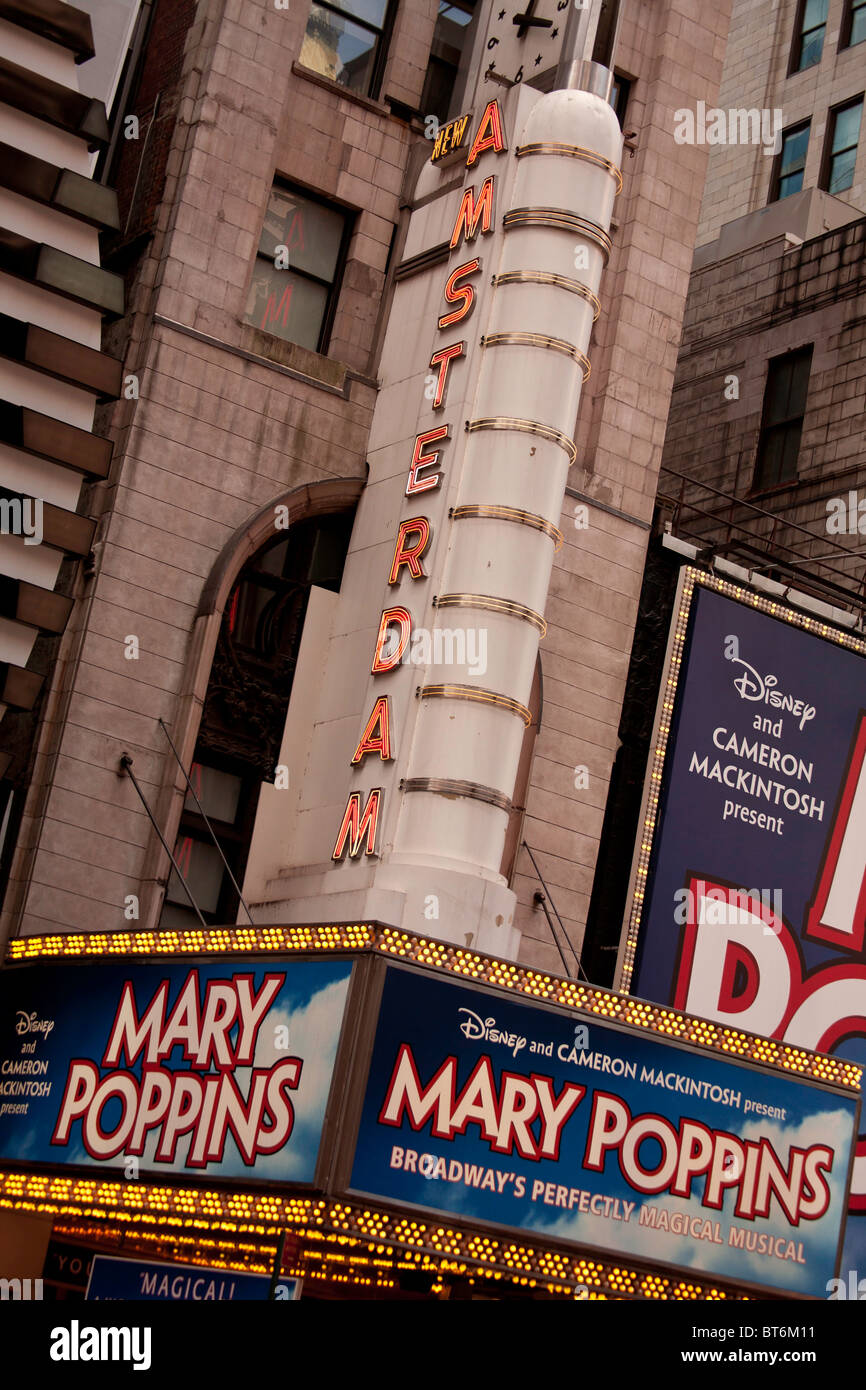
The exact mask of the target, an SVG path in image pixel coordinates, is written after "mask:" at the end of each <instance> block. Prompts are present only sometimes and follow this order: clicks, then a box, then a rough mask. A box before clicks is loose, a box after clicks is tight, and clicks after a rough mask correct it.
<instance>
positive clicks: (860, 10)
mask: <svg viewBox="0 0 866 1390" xmlns="http://www.w3.org/2000/svg"><path fill="white" fill-rule="evenodd" d="M864 39H866V0H848V3H847V5H846V6H845V14H844V15H843V17H842V38H841V41H840V43H839V47H840V48H853V46H854V44H855V43H862V42H863V40H864Z"/></svg>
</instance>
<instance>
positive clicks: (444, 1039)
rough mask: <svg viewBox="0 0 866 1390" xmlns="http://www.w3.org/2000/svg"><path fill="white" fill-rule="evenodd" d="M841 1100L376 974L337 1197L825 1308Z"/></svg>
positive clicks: (845, 1100)
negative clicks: (346, 1178) (348, 1165)
mask: <svg viewBox="0 0 866 1390" xmlns="http://www.w3.org/2000/svg"><path fill="white" fill-rule="evenodd" d="M857 1107H858V1098H857V1097H856V1096H854V1095H850V1094H843V1093H840V1092H837V1091H832V1090H829V1089H827V1088H824V1087H821V1086H818V1085H815V1084H814V1083H811V1082H806V1081H803V1080H800V1079H793V1078H789V1077H787V1076H781V1075H779V1074H778V1073H775V1072H773V1073H771V1072H769V1071H767V1070H761V1069H758V1068H755V1067H752V1066H748V1065H745V1064H743V1063H737V1062H732V1061H728V1060H726V1059H721V1058H719V1057H717V1056H715V1055H712V1054H709V1053H705V1052H696V1051H694V1050H692V1049H687V1048H683V1047H680V1046H677V1045H676V1044H674V1043H672V1042H669V1041H667V1040H663V1039H660V1038H658V1037H657V1036H654V1035H648V1034H639V1033H636V1032H633V1031H630V1030H627V1029H623V1028H619V1027H615V1026H613V1025H611V1024H608V1023H600V1022H597V1021H596V1019H595V1018H594V1017H593V1018H592V1019H591V1021H589V1022H586V1016H585V1015H582V1016H581V1015H576V1014H574V1013H572V1012H568V1013H567V1012H565V1011H557V1010H555V1009H552V1008H546V1007H544V1006H540V1005H536V1004H529V1003H525V1002H523V1001H521V1000H517V999H515V998H514V997H513V996H511V995H505V994H500V993H497V992H495V991H493V990H490V989H485V988H480V987H478V986H469V985H463V984H457V983H453V982H451V981H449V980H443V979H441V977H436V976H431V975H426V974H423V973H421V972H419V971H416V970H412V969H411V968H406V967H395V966H389V967H388V968H387V970H386V974H385V982H384V990H383V995H382V1002H381V1006H380V1012H379V1020H378V1025H377V1029H376V1036H375V1041H374V1046H373V1053H372V1060H371V1064H370V1072H369V1079H368V1082H367V1087H366V1092H365V1098H364V1105H363V1112H362V1116H361V1122H360V1127H359V1133H358V1140H357V1144H356V1147H355V1154H354V1161H353V1167H352V1174H351V1188H352V1190H353V1191H355V1192H357V1193H359V1194H364V1195H366V1196H370V1197H378V1198H383V1199H385V1200H388V1201H392V1202H397V1203H399V1204H401V1205H409V1206H415V1207H421V1208H425V1209H428V1210H432V1211H436V1212H447V1213H450V1214H452V1215H453V1216H455V1217H457V1218H464V1219H465V1220H466V1221H468V1222H479V1221H480V1222H489V1223H492V1224H495V1225H497V1226H500V1227H506V1228H509V1229H511V1230H520V1231H524V1232H533V1233H535V1234H536V1235H538V1236H541V1237H546V1238H548V1239H550V1240H551V1241H557V1242H563V1241H568V1242H575V1243H577V1244H579V1245H581V1246H589V1247H595V1248H597V1249H598V1250H599V1251H603V1252H606V1253H608V1254H609V1253H610V1252H615V1253H618V1254H622V1255H624V1256H629V1257H632V1258H635V1259H644V1260H647V1261H651V1262H653V1263H660V1264H665V1265H670V1266H674V1267H676V1268H678V1269H681V1270H686V1271H689V1270H690V1271H692V1272H693V1273H695V1274H700V1275H702V1276H707V1275H709V1276H711V1277H712V1276H715V1277H718V1278H724V1279H729V1280H734V1281H736V1282H738V1283H747V1284H754V1285H756V1286H766V1287H770V1288H773V1289H776V1290H779V1291H787V1292H789V1293H793V1294H802V1295H807V1296H815V1297H825V1296H826V1288H827V1283H828V1281H829V1280H830V1279H832V1278H833V1277H834V1274H835V1268H836V1261H837V1256H838V1246H839V1238H840V1232H841V1227H842V1223H843V1219H844V1214H845V1203H846V1193H847V1182H848V1170H849V1162H850V1156H851V1150H852V1143H853V1139H854V1135H855V1127H856V1120H857Z"/></svg>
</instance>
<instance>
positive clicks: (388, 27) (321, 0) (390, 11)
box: [298, 0, 398, 101]
mask: <svg viewBox="0 0 866 1390" xmlns="http://www.w3.org/2000/svg"><path fill="white" fill-rule="evenodd" d="M314 4H315V5H318V7H319V8H320V9H322V10H330V11H331V13H332V14H335V15H338V16H339V17H340V18H341V19H346V20H348V21H349V22H350V23H351V24H356V25H357V26H358V28H359V29H366V30H367V32H368V33H370V34H378V36H379V37H378V39H377V41H376V45H375V50H374V56H373V67H372V69H371V71H370V81H369V82H368V84H367V90H366V91H363V92H359V91H356V90H355V88H354V87H347V86H346V85H345V83H343V82H338V81H337V79H336V78H335V77H328V76H327V75H326V74H325V73H321V72H317V70H316V69H315V68H309V69H308V70H309V71H310V72H315V73H316V76H317V77H320V78H322V80H323V81H325V82H332V83H333V84H334V86H335V87H339V89H340V91H342V92H348V94H349V95H350V96H355V97H361V98H362V99H363V100H365V101H378V100H379V93H380V91H381V87H382V82H383V80H384V77H385V65H386V63H387V61H388V53H389V51H390V48H391V39H392V38H393V36H394V19H395V17H396V14H397V5H398V0H386V5H385V15H384V18H383V20H382V28H381V29H377V28H376V26H375V24H370V23H368V21H367V20H365V19H359V18H358V16H357V15H354V14H352V13H351V12H350V11H349V10H343V9H341V8H340V6H339V5H338V4H334V0H311V3H310V9H309V11H308V13H307V18H306V22H305V24H304V30H303V33H302V35H301V50H303V46H304V39H305V38H306V36H307V25H308V24H309V22H310V15H311V14H312V12H313V5H314ZM298 62H299V64H300V65H301V67H306V66H307V64H305V63H301V60H300V57H299V58H298Z"/></svg>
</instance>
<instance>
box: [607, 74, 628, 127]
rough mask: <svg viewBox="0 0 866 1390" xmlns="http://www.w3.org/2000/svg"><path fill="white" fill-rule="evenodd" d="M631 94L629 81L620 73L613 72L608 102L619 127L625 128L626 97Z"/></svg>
mask: <svg viewBox="0 0 866 1390" xmlns="http://www.w3.org/2000/svg"><path fill="white" fill-rule="evenodd" d="M630 96H631V81H630V80H629V78H627V77H623V76H622V74H621V73H619V72H615V73H614V75H613V87H612V89H611V93H610V104H611V106H612V107H613V109H614V111H615V112H616V116H617V120H618V121H619V124H620V128H621V129H622V130H625V113H626V108H627V106H628V99H629V97H630Z"/></svg>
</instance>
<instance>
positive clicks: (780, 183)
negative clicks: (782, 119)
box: [768, 121, 811, 203]
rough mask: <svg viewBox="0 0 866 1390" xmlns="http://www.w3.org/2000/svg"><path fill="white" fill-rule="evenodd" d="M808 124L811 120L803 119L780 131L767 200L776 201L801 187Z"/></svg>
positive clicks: (806, 148) (804, 165)
mask: <svg viewBox="0 0 866 1390" xmlns="http://www.w3.org/2000/svg"><path fill="white" fill-rule="evenodd" d="M810 125H811V122H809V121H804V122H803V124H802V125H797V126H792V127H791V129H790V130H785V131H783V132H782V148H781V150H780V152H779V154H777V156H776V163H775V168H774V170H773V177H772V180H771V184H770V197H769V199H768V202H771V203H776V202H778V201H779V199H780V198H787V197H788V195H789V194H791V193H799V192H800V189H801V188H802V187H803V171H804V169H805V168H806V151H807V150H808V148H809V129H810Z"/></svg>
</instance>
